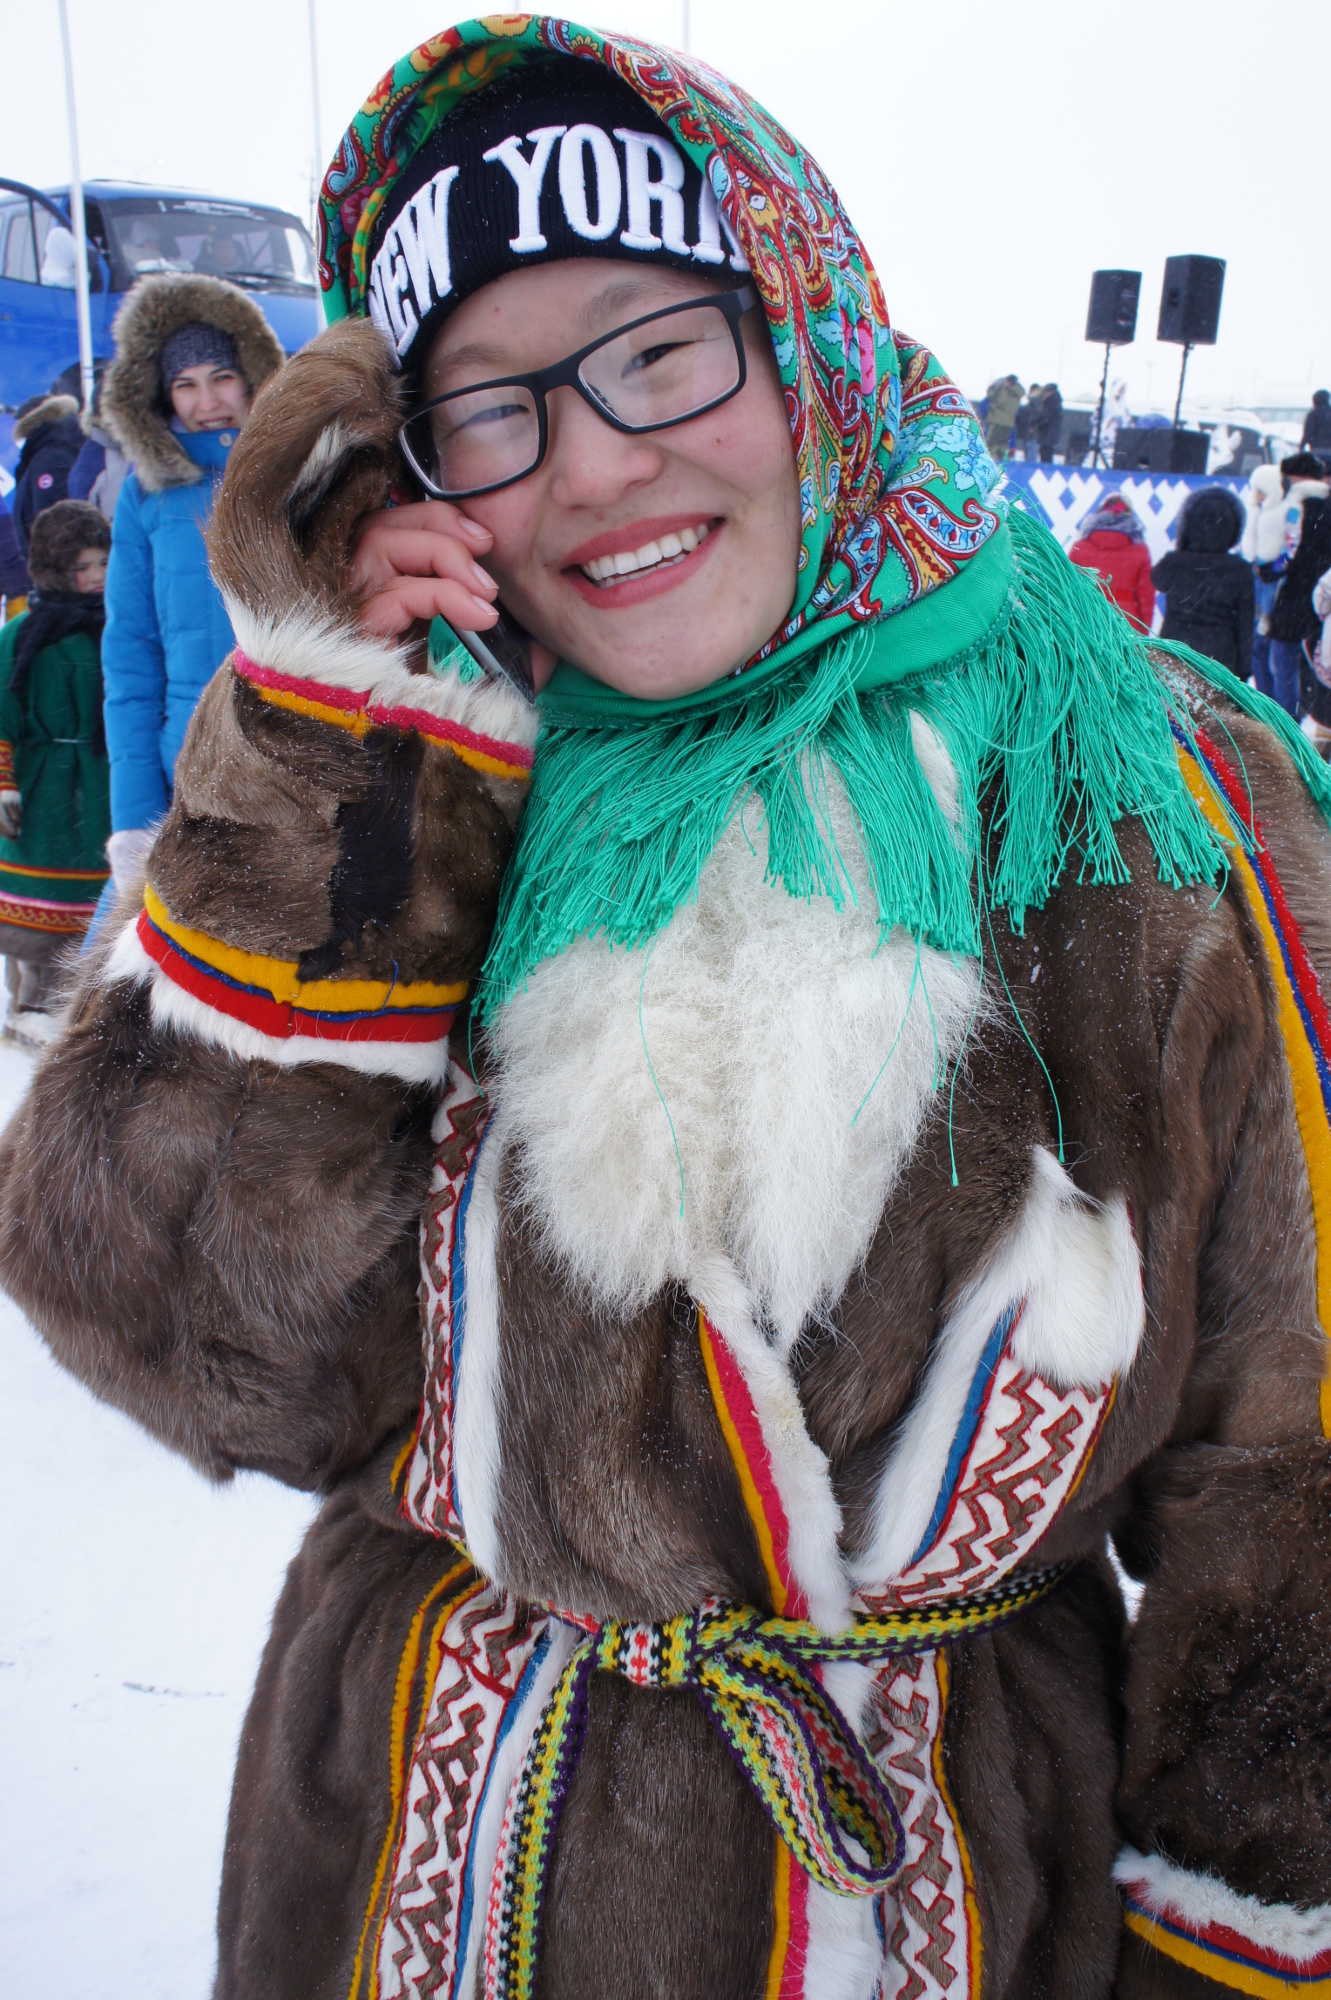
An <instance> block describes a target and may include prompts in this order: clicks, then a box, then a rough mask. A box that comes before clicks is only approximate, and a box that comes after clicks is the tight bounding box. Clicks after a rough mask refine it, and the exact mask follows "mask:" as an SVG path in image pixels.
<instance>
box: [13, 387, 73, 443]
mask: <svg viewBox="0 0 1331 2000" xmlns="http://www.w3.org/2000/svg"><path fill="white" fill-rule="evenodd" d="M78 413H79V406H78V404H77V403H76V402H75V400H74V398H73V397H72V396H45V397H43V399H42V401H41V402H40V403H38V405H37V407H36V409H33V410H29V411H28V414H27V416H26V417H16V418H15V420H14V442H15V444H26V443H27V441H28V439H29V438H33V437H36V435H37V433H38V431H44V430H45V429H46V426H47V425H48V424H57V423H59V422H60V419H61V418H62V417H76V416H77V415H78Z"/></svg>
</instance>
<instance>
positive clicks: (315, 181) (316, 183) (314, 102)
mask: <svg viewBox="0 0 1331 2000" xmlns="http://www.w3.org/2000/svg"><path fill="white" fill-rule="evenodd" d="M309 14H310V109H311V111H312V113H313V116H314V166H313V168H312V169H311V173H310V220H311V223H312V226H313V233H314V242H315V248H316V249H317V248H318V244H319V188H320V186H321V184H322V181H323V162H324V149H323V137H322V133H323V120H322V118H320V116H319V36H318V30H317V26H316V23H315V18H314V0H309Z"/></svg>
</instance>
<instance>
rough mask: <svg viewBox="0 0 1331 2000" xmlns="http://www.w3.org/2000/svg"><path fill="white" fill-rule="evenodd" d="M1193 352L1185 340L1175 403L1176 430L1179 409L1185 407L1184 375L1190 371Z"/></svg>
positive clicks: (1176, 427) (1175, 427)
mask: <svg viewBox="0 0 1331 2000" xmlns="http://www.w3.org/2000/svg"><path fill="white" fill-rule="evenodd" d="M1191 353H1192V348H1191V345H1190V344H1189V343H1188V342H1187V341H1184V343H1183V361H1182V364H1181V366H1180V368H1179V371H1178V400H1177V402H1176V403H1175V404H1174V429H1175V430H1177V429H1178V416H1179V411H1180V410H1181V409H1182V408H1183V377H1184V376H1185V375H1186V374H1187V372H1188V356H1189V355H1190V354H1191Z"/></svg>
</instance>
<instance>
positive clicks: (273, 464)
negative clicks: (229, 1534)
mask: <svg viewBox="0 0 1331 2000" xmlns="http://www.w3.org/2000/svg"><path fill="white" fill-rule="evenodd" d="M397 421H398V413H397V408H396V391H395V389H394V386H393V379H392V376H391V374H390V371H389V369H388V366H387V363H386V361H385V358H384V352H383V348H382V345H381V343H380V340H379V336H378V335H377V334H376V333H375V332H374V330H373V329H372V328H370V327H368V326H357V327H353V328H344V329H339V330H336V331H335V332H333V333H331V334H329V335H325V336H323V337H322V338H321V339H320V340H318V341H315V342H314V343H312V345H311V346H310V347H309V348H307V349H305V350H304V351H303V352H302V353H301V354H300V355H299V356H297V357H296V358H295V359H294V360H293V361H292V362H290V363H289V364H288V366H287V367H286V368H285V369H284V370H283V371H282V373H281V374H280V375H279V376H278V377H277V378H275V380H274V381H273V382H272V383H271V384H270V385H269V386H268V388H267V389H265V391H264V392H263V393H262V394H261V395H260V397H259V398H258V399H257V401H256V404H255V407H254V412H253V415H252V417H251V419H250V421H249V423H248V424H247V426H246V428H245V431H244V433H243V434H242V436H241V438H240V440H239V441H238V443H237V445H236V447H235V450H234V452H233V455H232V459H231V463H230V465H229V467H228V472H227V478H226V481H225V485H224V487H223V491H222V495H221V497H220V499H219V503H218V507H217V511H216V516H215V520H214V524H213V529H212V534H211V540H210V549H211V555H212V561H213V567H214V571H215V573H216V575H217V577H218V579H219V582H220V583H221V585H222V588H223V591H224V594H225V596H226V600H227V605H228V609H229V611H230V613H231V617H232V623H233V626H234V628H235V630H236V633H237V637H238V639H239V641H240V644H241V646H242V647H243V648H244V650H245V653H246V654H247V655H248V659H249V661H250V662H252V663H253V665H254V666H257V667H259V668H261V669H264V670H265V671H266V672H267V674H268V677H269V678H268V682H267V683H265V682H264V680H263V679H262V678H261V677H260V678H258V679H256V678H255V676H254V675H253V674H251V675H250V677H249V678H246V677H245V675H244V674H243V673H242V672H241V671H239V670H237V671H233V670H232V667H231V666H230V665H229V664H228V665H227V666H224V667H223V668H222V669H221V671H220V672H219V673H218V675H217V676H216V678H215V679H214V680H213V682H212V683H211V684H210V686H209V687H208V689H207V690H206V692H205V694H204V697H203V699H202V701H201V703H200V705H199V708H198V710H197V712H196V714H195V717H194V719H193V722H192V723H191V726H190V730H189V733H188V735H187V738H186V742H185V746H184V748H183V750H182V752H181V757H180V760H179V763H178V765H177V769H176V783H175V797H174V803H173V806H172V809H171V812H170V813H169V815H168V817H167V819H166V820H165V821H164V822H163V824H162V827H161V830H160V832H159V834H158V837H157V840H156V842H155V844H154V847H153V849H152V852H151V854H150V856H149V860H148V884H149V887H150V890H151V892H152V893H151V897H150V899H149V905H148V909H147V912H146V913H143V912H142V911H141V907H140V904H139V901H138V899H137V898H135V899H131V900H130V901H124V900H122V903H121V906H120V907H119V908H118V910H117V911H116V913H115V915H114V918H113V919H112V920H111V921H110V922H109V923H108V925H107V936H106V938H105V941H104V942H103V943H102V945H101V946H100V948H99V949H98V950H97V951H95V952H93V953H90V954H89V955H88V956H87V957H85V959H84V960H83V961H81V962H80V968H79V977H78V982H77V987H76V991H75V993H74V996H73V999H72V1003H71V1008H70V1011H69V1014H68V1016H67V1019H66V1024H65V1026H64V1029H63V1032H62V1033H61V1035H60V1037H59V1038H58V1040H57V1041H56V1042H55V1044H54V1045H53V1046H52V1048H51V1049H50V1050H49V1051H48V1052H47V1053H46V1055H45V1056H44V1058H43V1060H42V1062H41V1064H40V1066H39V1068H38V1071H37V1075H36V1077H35V1079H34V1082H33V1085H32V1088H31V1090H30V1092H29V1094H28V1097H27V1100H26V1102H25V1103H24V1105H23V1106H22V1108H21V1110H20V1111H19V1113H18V1114H17V1116H16V1117H15V1119H14V1121H13V1122H12V1124H11V1125H10V1127H9V1130H8V1131H7V1133H6V1134H5V1136H4V1139H3V1142H2V1143H0V1282H3V1284H4V1285H5V1287H6V1289H7V1290H8V1291H9V1292H10V1293H11V1294H12V1296H13V1297H14V1298H16V1299H17V1300H18V1301H19V1303H20V1304H21V1305H22V1306H23V1307H24V1309H25V1310H26V1311H27V1312H28V1313H29V1314H30V1315H31V1317H32V1318H33V1319H34V1320H35V1322H36V1324H37V1326H38V1327H39V1328H40V1330H41V1331H42V1333H43V1334H44V1335H45V1336H46V1338H47V1340H48V1341H49V1342H50V1345H51V1347H52V1349H53V1351H54V1352H55V1354H56V1355H57V1357H58V1358H59V1359H60V1360H61V1361H62V1362H63V1363H64V1364H65V1365H66V1366H67V1367H69V1368H70V1369H72V1370H73V1371H74V1372H75V1373H76V1374H78V1375H79V1376H81V1377H82V1379H83V1380H84V1381H85V1382H87V1383H88V1384H89V1385H90V1386H91V1387H92V1388H93V1389H94V1390H95V1391H96V1392H97V1393H98V1394H99V1395H102V1396H105V1397H107V1398H108V1399H109V1400H112V1401H114V1402H116V1403H118V1404H119V1405H120V1406H121V1407H122V1408H124V1409H126V1410H128V1411H129V1412H130V1413H131V1414H133V1415H134V1416H136V1417H137V1418H139V1419H140V1421H142V1422H143V1423H145V1424H146V1425H147V1426H148V1427H149V1428H150V1429H151V1430H153V1431H154V1432H155V1433H156V1434H157V1435H158V1436H160V1437H162V1438H164V1439H165V1440H166V1441H167V1442H168V1443H170V1444H172V1445H174V1446H175V1447H177V1448H178V1449H180V1450H182V1451H184V1452H186V1453H187V1454H188V1455H189V1456H190V1457H191V1458H192V1459H193V1460H194V1461H195V1462H196V1463H197V1464H198V1465H200V1466H202V1467H203V1468H205V1469H206V1470H207V1471H209V1472H211V1473H213V1474H214V1475H219V1476H226V1475H227V1474H228V1473H229V1472H230V1471H231V1470H232V1469H233V1468H234V1467H236V1466H257V1467H261V1468H262V1469H263V1470H265V1471H267V1472H270V1473H273V1474H275V1475H276V1476H278V1477H280V1478H283V1479H287V1480H290V1481H293V1482H294V1483H296V1484H299V1485H305V1486H318V1485H325V1484H327V1483H329V1482H331V1481H332V1480H334V1479H336V1478H337V1477H338V1476H339V1475H340V1474H342V1473H344V1472H345V1471H347V1470H348V1469H349V1468H350V1467H353V1466H355V1465H357V1464H359V1463H360V1462H361V1461H363V1460H364V1459H365V1458H366V1457H367V1456H368V1455H369V1454H370V1453H371V1452H372V1451H373V1449H374V1448H375V1446H376V1445H377V1444H378V1442H379V1441H380V1440H381V1439H382V1438H383V1437H384V1436H385V1435H386V1434H387V1433H388V1432H390V1431H391V1430H393V1429H394V1428H395V1427H396V1426H399V1425H401V1424H403V1423H405V1422H406V1421H407V1420H408V1419H409V1418H410V1417H411V1416H412V1415H413V1414H414V1413H415V1411H416V1409H417V1407H418V1404H419V1397H420V1366H421V1364H420V1333H419V1323H418V1307H417V1283H418V1261H419V1240H418V1239H419V1213H420V1208H421V1205H422V1201H423V1197H424V1193H425V1189H426V1185H427V1182H428V1178H429V1172H430V1162H431V1153H432V1146H431V1138H430V1124H431V1118H432V1114H433V1109H434V1105H435V1101H436V1097H437V1094H438V1086H439V1083H440V1081H441V1079H442V1077H443V1074H444V1071H445V1067H446V1061H447V1047H446V1044H445V1042H444V1041H443V1039H442V1038H439V1037H436V1038H435V1039H433V1040H423V1041H415V1042H411V1041H409V1040H405V1039H402V1038H401V1036H400V1035H399V1039H398V1040H396V1041H394V1040H393V1039H392V1035H391V1034H390V1033H388V1032H387V1031H386V1029H385V1026H384V1025H382V1024H383V1023H387V1022H388V1021H389V1020H390V1019H391V1018H392V1017H391V1016H390V1014H389V1011H388V1010H389V1007H390V1005H391V1002H392V997H393V994H394V993H395V992H405V991H406V990H407V989H408V988H410V989H412V990H413V991H414V992H415V993H417V994H430V993H436V992H439V991H443V992H445V993H448V994H455V993H459V992H465V990H466V986H467V984H468V982H470V981H472V980H474V978H475V976H476V974H477V972H478V970H479V968H480V964H481V961H482V959H483V957H484V953H485V948H486V944H487V941H488V937H489V931H490V927H491V924H492V922H493V917H494V909H495V904H496V900H497V896H498V890H499V883H500V879H501V876H502V873H503V868H504V865H505V862H506V860H507V857H508V853H509V849H510V847H511V843H512V837H513V832H514V829H515V826H516V823H517V818H518V813H519V811H520V807H521V799H522V791H523V787H522V784H521V782H520V779H519V778H515V777H514V775H513V771H512V770H511V769H510V768H509V767H507V766H505V765H504V764H503V760H502V758H499V757H496V756H494V755H489V754H488V753H487V754H486V755H481V754H479V753H476V754H471V755H470V757H468V756H466V755H463V754H462V751H459V750H458V749H457V748H456V747H455V746H457V745H458V744H461V745H462V746H463V749H464V750H465V749H466V748H467V746H468V745H474V744H475V743H476V742H482V743H484V744H486V745H489V746H490V750H493V749H494V748H495V746H496V745H498V747H499V748H500V749H501V750H502V749H503V748H504V746H505V745H512V744H514V743H517V744H518V745H519V746H521V743H522V741H523V735H522V732H523V731H524V730H525V731H526V732H527V734H526V737H525V741H526V742H527V744H529V743H530V740H531V737H532V736H533V735H534V728H533V727H532V726H531V724H530V721H529V718H528V716H527V715H526V714H525V713H524V711H523V710H522V708H521V705H520V704H519V703H518V702H517V700H516V698H515V697H513V696H511V695H510V694H508V693H507V692H506V691H504V690H500V689H496V688H494V687H491V686H490V685H488V684H473V685H470V686H463V685H462V684H460V683H458V682H457V681H456V679H454V680H453V681H451V682H449V681H447V680H441V679H439V678H437V677H435V676H433V675H428V674H426V673H424V672H422V671H418V670H419V669H420V668H421V667H422V666H423V660H422V658H421V657H420V652H421V649H420V648H417V649H416V650H415V652H413V651H412V650H410V649H408V650H407V651H406V652H402V651H399V650H397V649H394V648H390V647H387V646H384V645H381V644H379V642H377V641H375V640H373V639H370V638H368V637H367V636H366V635H365V634H364V633H362V632H361V631H360V630H359V628H358V627H357V625H356V622H355V608H356V607H355V604H354V602H353V601H352V600H351V599H350V598H349V597H348V596H347V595H346V593H345V583H344V580H345V575H346V555H347V548H348V544H349V538H350V536H351V533H352V532H353V530H354V527H355V524H356V522H357V521H358V520H359V518H360V517H361V516H362V515H363V514H364V513H365V511H366V510H367V509H368V508H371V507H374V506H378V505H381V504H382V503H383V501H384V500H385V498H386V497H387V494H388V491H389V487H390V484H391V481H392V480H393V478H394V477H395V475H396V472H397V469H398V468H397V451H396V442H395V435H396V426H397ZM274 675H277V676H279V679H280V686H278V694H279V695H280V698H279V699H273V698H270V697H271V693H272V688H273V686H276V685H278V684H277V683H276V682H274V681H273V676H274ZM293 689H294V690H296V692H295V693H294V694H293V693H292V690H293ZM348 712H351V713H353V714H354V716H355V719H356V726H355V727H346V726H343V724H342V723H341V722H339V721H338V720H337V718H338V717H339V716H344V715H345V714H346V713H348ZM330 716H331V717H332V718H333V719H331V720H330V719H328V718H329V717H330ZM150 919H151V920H152V921H151V922H150ZM153 924H157V925H158V928H157V929H156V930H154V929H153ZM163 924H165V925H166V926H167V927H168V928H167V929H166V930H165V931H164V930H162V929H161V925H163ZM145 925H147V926H148V928H147V929H145V928H144V927H145ZM171 926H174V927H175V928H174V931H172V930H171V928H170V927H171ZM164 937H167V938H170V937H174V938H175V939H176V940H177V942H180V941H182V940H183V943H181V949H182V950H183V951H184V952H185V953H186V954H187V955H188V953H190V952H191V951H194V950H195V947H196V946H197V947H198V952H199V954H201V957H200V958H199V963H202V965H203V967H204V969H205V971H207V969H208V968H209V967H211V968H212V970H213V972H214V973H216V972H217V971H218V969H219V968H220V970H221V973H222V974H224V975H225V977H224V978H223V979H221V980H220V981H219V979H218V978H213V980H212V983H211V985H210V984H209V983H208V981H207V980H206V979H203V980H201V979H200V977H199V975H198V966H197V964H196V965H195V970H194V972H193V973H191V972H190V971H189V968H188V963H186V961H182V960H181V959H180V958H179V957H177V959H175V960H172V959H171V957H170V954H169V953H168V952H166V951H165V947H164V946H163V944H162V939H163V938H164ZM154 952H156V953H157V954H158V955H157V956H154ZM228 954H229V955H230V956H228ZM192 962H193V961H190V963H192ZM275 962H276V967H277V970H276V972H271V971H270V970H269V969H270V968H272V967H273V966H274V963H275ZM173 964H174V965H176V966H177V967H179V966H180V965H181V964H185V966H186V969H185V971H184V972H183V973H180V972H179V971H177V973H176V974H172V972H171V967H172V965H173ZM283 968H285V972H284V971H283ZM283 979H285V980H286V981H287V982H288V986H289V985H290V981H291V980H292V979H294V980H295V981H296V982H297V984H296V986H295V987H294V988H290V990H292V991H294V992H296V993H297V995H298V996H300V995H303V994H307V993H308V994H312V995H322V996H324V997H323V998H322V999H319V998H315V997H311V998H310V999H308V1000H299V998H298V1002H297V1003H293V1004H292V1006H291V1007H290V1008H289V1009H288V1012H287V1013H286V1014H283V1012H282V1009H281V1008H280V1007H278V1006H276V1005H272V1006H269V1007H268V1008H267V1011H266V1012H264V1011H262V1010H258V1011H256V1009H255V1008H254V1007H253V1006H252V1005H250V1002H249V998H248V996H250V995H251V994H252V993H255V992H261V991H262V990H264V981H269V983H270V985H273V982H274V981H275V982H276V984H275V985H273V990H274V991H276V990H277V989H278V987H281V986H282V980H283ZM191 981H192V982H193V983H192V984H191ZM247 982H250V983H247ZM253 982H257V984H255V983H253ZM339 982H343V983H344V984H343V990H344V991H345V993H346V994H347V996H348V997H347V998H346V1000H345V1001H343V1000H342V999H341V998H340V997H339V994H338V987H339ZM311 983H314V984H311ZM282 990H284V991H285V990H287V988H283V989H282ZM376 992H377V993H378V994H379V995H381V996H384V995H386V996H387V997H386V998H380V999H378V1000H375V999H374V998H373V996H374V994H375V993H376ZM237 995H239V996H240V997H239V998H237V997H236V996H237ZM362 995H369V996H371V997H370V998H366V999H362V998H361V997H360V996H362ZM210 996H211V998H210ZM329 996H331V998H330V997H329ZM297 1004H298V1005H300V1006H302V1007H304V1008H305V1009H306V1010H307V1011H305V1012H303V1013H300V1014H297V1013H296V1011H295V1006H296V1005H297ZM413 1004H414V1003H413ZM432 1005H433V1002H422V1006H423V1008H424V1011H425V1014H426V1016H427V1017H428V1021H429V1023H430V1024H433V1023H434V1022H435V1021H437V1020H439V1019H442V1018H445V1017H444V1016H442V1015H441V1014H439V1013H433V1014H431V1013H430V1011H429V1009H430V1006H432ZM339 1006H340V1007H343V1009H344V1012H343V1013H342V1014H339V1013H337V1011H336V1010H337V1008H338V1007H339ZM247 1007H248V1010H249V1011H248V1013H247V1012H246V1008H247ZM320 1007H322V1008H324V1009H325V1010H327V1009H329V1008H331V1009H332V1010H333V1011H332V1012H331V1013H330V1012H328V1011H325V1012H324V1013H322V1014H320V1013H318V1012H317V1011H316V1012H315V1013H313V1014H312V1013H311V1012H309V1011H308V1010H310V1009H315V1010H317V1009H318V1008H320ZM349 1017H351V1018H353V1020H354V1021H355V1023H356V1024H355V1027H354V1035H353V1036H344V1037H343V1039H342V1040H341V1041H338V1040H336V1039H334V1040H332V1041H328V1042H327V1043H326V1042H325V1039H323V1037H324V1036H325V1035H326V1034H327V1033H329V1032H332V1033H333V1034H334V1036H336V1034H337V1033H338V1032H339V1030H340V1028H341V1027H342V1025H343V1024H344V1022H345V1021H346V1019H347V1018H349ZM401 1019H402V1017H398V1020H397V1023H396V1029H398V1030H400V1028H401ZM311 1020H313V1021H314V1022H315V1026H314V1028H313V1029H311V1028H310V1026H309V1025H308V1024H309V1023H310V1021H311ZM329 1020H332V1021H333V1022H334V1024H335V1025H334V1027H333V1029H332V1030H331V1031H329V1030H327V1029H326V1028H325V1027H324V1026H323V1023H324V1022H326V1021H329ZM297 1021H299V1022H303V1023H305V1024H306V1025H305V1026H304V1027H303V1028H302V1027H298V1026H293V1025H292V1024H293V1023H295V1022H297ZM409 1025H410V1024H409ZM283 1035H285V1036H286V1039H285V1040H283V1039H282V1036H283ZM325 1046H327V1051H328V1053H327V1059H326V1060H325V1057H324V1049H325Z"/></svg>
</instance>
